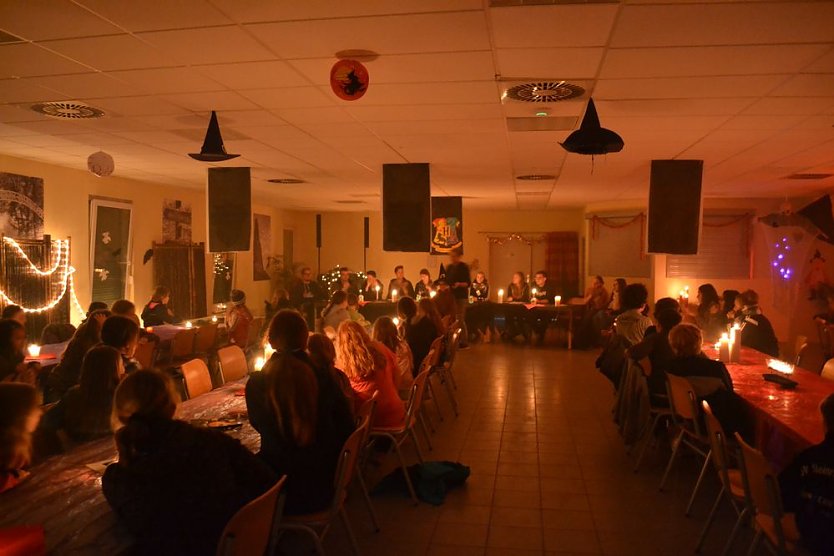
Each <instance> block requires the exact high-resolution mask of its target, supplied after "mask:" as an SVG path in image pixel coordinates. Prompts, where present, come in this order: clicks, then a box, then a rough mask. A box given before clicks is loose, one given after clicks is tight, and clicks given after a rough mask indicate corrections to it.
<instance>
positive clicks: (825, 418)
mask: <svg viewBox="0 0 834 556" xmlns="http://www.w3.org/2000/svg"><path fill="white" fill-rule="evenodd" d="M820 413H821V414H822V423H823V427H824V429H825V440H823V441H822V442H821V443H819V444H816V445H814V446H811V447H810V448H807V449H805V450H804V451H802V452H801V453H800V454H799V455H798V456H796V458H795V459H794V460H793V462H792V463H791V464H790V465H788V467H786V468H785V469H784V470H783V471H782V472H781V473H780V474H779V490H780V494H781V495H782V503H783V505H784V509H785V511H786V512H789V513H793V514H795V515H796V526H797V529H799V536H800V539H801V540H802V545H803V547H804V548H809V549H811V550H812V551H813V553H814V554H834V394H831V395H829V396H828V397H827V398H825V399H824V400H823V401H822V403H820Z"/></svg>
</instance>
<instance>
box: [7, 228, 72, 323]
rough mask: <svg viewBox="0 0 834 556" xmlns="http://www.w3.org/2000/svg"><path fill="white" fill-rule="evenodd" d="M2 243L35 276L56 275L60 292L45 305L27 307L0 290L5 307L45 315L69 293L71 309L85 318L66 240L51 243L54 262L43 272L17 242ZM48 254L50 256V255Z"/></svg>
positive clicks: (9, 240)
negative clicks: (24, 263)
mask: <svg viewBox="0 0 834 556" xmlns="http://www.w3.org/2000/svg"><path fill="white" fill-rule="evenodd" d="M3 241H4V242H5V243H6V245H8V246H9V247H11V248H12V249H13V250H14V251H15V252H16V253H17V255H18V256H19V257H21V258H22V259H23V260H24V262H26V264H28V265H29V270H30V271H31V272H32V273H33V274H35V275H37V276H53V275H54V274H56V273H58V276H59V279H58V281H57V284H60V287H61V292H60V293H59V294H58V296H57V297H55V298H54V299H52V300H51V301H49V302H48V303H47V304H46V305H43V306H41V307H28V306H27V305H25V304H24V303H22V302H21V301H20V300H14V299H12V298H11V297H9V295H8V294H7V293H6V292H5V291H4V290H2V289H0V299H2V300H3V302H4V303H5V304H7V305H18V306H19V307H20V308H22V309H23V311H24V312H26V313H45V312H46V311H49V310H51V309H54V308H55V307H56V306H57V305H58V303H60V302H61V300H62V299H63V298H64V296H65V295H67V293H69V299H70V303H71V304H72V306H73V308H74V309H75V310H76V311H78V313H79V314H80V315H81V316H82V317H84V316H86V312H85V311H84V308H83V307H82V306H81V303H79V302H78V297H77V296H76V293H75V280H74V279H73V274H74V273H75V268H73V267H72V266H71V265H70V262H69V251H70V242H69V240H68V239H56V240H54V241H53V248H52V249H51V251H52V253H54V254H55V262H54V264H52V267H51V268H50V269H48V270H43V269H40V268H38V267H37V265H36V264H35V263H33V262H32V260H31V259H30V258H29V255H27V254H26V252H25V251H24V250H23V248H22V247H21V246H20V244H19V243H18V242H16V241H15V240H14V239H12V238H10V237H4V238H3ZM52 253H50V255H52Z"/></svg>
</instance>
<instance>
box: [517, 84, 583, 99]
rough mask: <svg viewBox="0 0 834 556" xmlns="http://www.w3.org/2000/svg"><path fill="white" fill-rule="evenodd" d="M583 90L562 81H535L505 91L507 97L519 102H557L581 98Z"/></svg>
mask: <svg viewBox="0 0 834 556" xmlns="http://www.w3.org/2000/svg"><path fill="white" fill-rule="evenodd" d="M584 93H585V89H583V88H582V87H580V86H579V85H572V84H570V83H566V82H564V81H536V82H533V83H522V84H521V85H516V86H515V87H510V88H509V89H507V93H506V94H507V96H508V97H509V98H511V99H513V100H520V101H521V102H559V101H561V100H568V99H571V98H576V97H579V96H582V95H583V94H584Z"/></svg>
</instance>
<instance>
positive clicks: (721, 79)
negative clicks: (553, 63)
mask: <svg viewBox="0 0 834 556" xmlns="http://www.w3.org/2000/svg"><path fill="white" fill-rule="evenodd" d="M784 78H785V76H783V75H750V76H718V77H709V78H703V77H665V78H645V79H600V80H599V81H597V84H596V87H595V88H594V98H595V99H599V100H602V99H630V98H631V99H634V98H640V99H650V98H726V97H737V98H738V97H761V96H763V95H766V94H767V93H768V91H770V90H771V89H772V88H773V84H774V83H777V82H778V81H779V80H780V79H784Z"/></svg>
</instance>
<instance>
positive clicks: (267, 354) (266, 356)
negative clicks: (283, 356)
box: [264, 342, 275, 359]
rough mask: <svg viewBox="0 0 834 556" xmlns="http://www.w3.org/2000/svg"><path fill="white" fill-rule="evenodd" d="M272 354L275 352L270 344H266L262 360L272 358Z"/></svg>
mask: <svg viewBox="0 0 834 556" xmlns="http://www.w3.org/2000/svg"><path fill="white" fill-rule="evenodd" d="M273 353H275V350H274V349H272V344H270V343H269V342H267V343H266V345H265V346H264V359H269V358H270V357H272V354H273Z"/></svg>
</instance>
